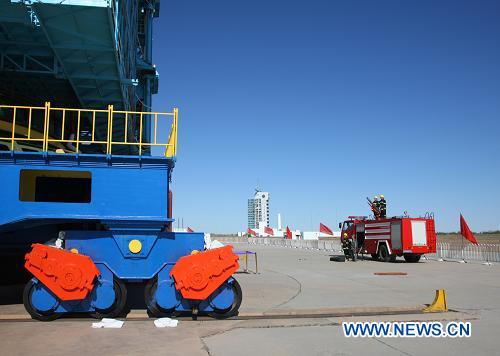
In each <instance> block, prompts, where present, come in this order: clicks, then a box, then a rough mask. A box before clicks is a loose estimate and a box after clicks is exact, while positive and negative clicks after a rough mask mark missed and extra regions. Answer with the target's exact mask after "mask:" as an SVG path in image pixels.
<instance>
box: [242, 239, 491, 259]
mask: <svg viewBox="0 0 500 356" xmlns="http://www.w3.org/2000/svg"><path fill="white" fill-rule="evenodd" d="M247 240H248V243H249V244H252V245H267V246H279V247H288V248H302V249H309V250H322V251H332V252H342V246H341V244H340V241H338V240H327V241H323V240H319V241H318V240H286V239H283V238H273V237H259V238H256V237H249V238H248V239H247ZM426 256H427V257H428V258H436V259H438V258H442V259H444V260H447V259H452V260H465V261H484V262H500V245H493V244H479V245H471V244H468V245H465V246H464V247H463V249H462V245H461V244H460V243H448V242H439V243H438V244H437V247H436V253H433V254H427V255H426Z"/></svg>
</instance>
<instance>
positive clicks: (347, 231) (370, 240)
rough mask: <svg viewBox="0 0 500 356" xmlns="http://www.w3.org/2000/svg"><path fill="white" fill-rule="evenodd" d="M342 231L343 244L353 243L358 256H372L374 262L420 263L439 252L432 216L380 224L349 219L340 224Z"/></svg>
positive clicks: (389, 220) (366, 220)
mask: <svg viewBox="0 0 500 356" xmlns="http://www.w3.org/2000/svg"><path fill="white" fill-rule="evenodd" d="M339 228H341V229H342V231H341V240H342V241H343V242H344V241H348V240H349V239H350V240H351V241H352V242H353V243H352V246H353V249H354V251H353V252H354V253H355V254H358V253H361V254H370V255H371V256H372V258H373V259H374V260H381V261H384V262H394V261H395V260H396V256H403V257H404V259H405V260H406V262H418V261H419V260H420V257H421V256H422V255H423V254H426V253H435V252H436V231H435V228H434V218H433V217H432V216H426V217H425V218H410V217H393V218H387V219H377V220H370V219H368V218H367V217H366V216H349V217H348V220H345V221H344V222H343V223H339ZM349 246H351V244H349ZM353 255H354V254H353Z"/></svg>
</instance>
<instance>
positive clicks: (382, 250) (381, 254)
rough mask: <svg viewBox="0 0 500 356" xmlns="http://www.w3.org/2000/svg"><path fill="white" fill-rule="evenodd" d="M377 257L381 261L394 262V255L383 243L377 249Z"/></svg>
mask: <svg viewBox="0 0 500 356" xmlns="http://www.w3.org/2000/svg"><path fill="white" fill-rule="evenodd" d="M378 258H379V260H380V261H382V262H394V261H396V255H391V254H390V253H389V250H388V249H387V246H386V245H385V244H383V245H382V244H381V245H380V247H379V249H378Z"/></svg>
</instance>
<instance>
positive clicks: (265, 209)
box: [248, 188, 269, 229]
mask: <svg viewBox="0 0 500 356" xmlns="http://www.w3.org/2000/svg"><path fill="white" fill-rule="evenodd" d="M264 226H269V193H268V192H261V191H260V190H259V189H258V188H257V189H255V194H254V196H253V198H252V199H248V228H249V229H259V228H260V227H262V228H264Z"/></svg>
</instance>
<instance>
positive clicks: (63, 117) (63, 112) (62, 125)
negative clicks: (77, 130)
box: [61, 109, 71, 140]
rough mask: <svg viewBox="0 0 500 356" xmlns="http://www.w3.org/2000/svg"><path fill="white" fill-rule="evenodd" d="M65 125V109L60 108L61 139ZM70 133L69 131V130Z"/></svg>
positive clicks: (62, 138)
mask: <svg viewBox="0 0 500 356" xmlns="http://www.w3.org/2000/svg"><path fill="white" fill-rule="evenodd" d="M65 126H66V109H63V110H62V124H61V140H64V128H65ZM70 134H71V132H70Z"/></svg>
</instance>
